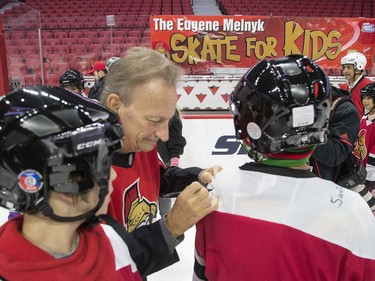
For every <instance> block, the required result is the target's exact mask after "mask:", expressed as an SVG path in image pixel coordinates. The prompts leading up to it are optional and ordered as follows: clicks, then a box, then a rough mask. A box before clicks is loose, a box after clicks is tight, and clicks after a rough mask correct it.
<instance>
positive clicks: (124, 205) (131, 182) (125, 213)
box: [108, 147, 163, 232]
mask: <svg viewBox="0 0 375 281" xmlns="http://www.w3.org/2000/svg"><path fill="white" fill-rule="evenodd" d="M162 166H163V163H162V162H161V161H160V160H159V158H158V153H157V150H156V147H155V148H154V149H153V150H151V151H149V152H136V153H130V154H125V153H115V154H114V155H113V158H112V168H113V169H114V170H115V171H116V173H117V178H116V179H115V180H114V181H113V183H112V184H113V192H112V195H111V202H110V204H109V207H108V213H109V215H111V216H112V217H113V218H115V219H116V220H117V221H119V222H120V223H121V224H123V225H124V226H125V227H127V230H128V231H129V232H132V231H133V230H134V229H136V228H138V227H139V226H141V225H145V224H150V223H152V221H153V220H154V219H155V218H156V217H157V213H158V212H157V210H158V205H157V202H158V198H159V189H160V169H161V168H162Z"/></svg>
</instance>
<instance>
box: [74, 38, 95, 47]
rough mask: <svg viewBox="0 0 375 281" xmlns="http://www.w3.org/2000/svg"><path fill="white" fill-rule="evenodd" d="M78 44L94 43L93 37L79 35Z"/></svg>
mask: <svg viewBox="0 0 375 281" xmlns="http://www.w3.org/2000/svg"><path fill="white" fill-rule="evenodd" d="M77 42H78V44H84V45H90V44H93V43H94V39H93V38H90V37H81V38H78V39H77Z"/></svg>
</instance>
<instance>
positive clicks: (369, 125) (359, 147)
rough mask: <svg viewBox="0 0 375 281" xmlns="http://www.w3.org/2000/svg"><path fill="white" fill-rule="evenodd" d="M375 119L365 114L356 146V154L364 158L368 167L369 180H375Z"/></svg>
mask: <svg viewBox="0 0 375 281" xmlns="http://www.w3.org/2000/svg"><path fill="white" fill-rule="evenodd" d="M374 121H375V120H367V116H363V117H362V119H361V123H360V131H359V133H358V138H357V141H356V146H355V148H354V154H355V155H356V156H357V157H358V158H359V159H362V163H363V166H364V167H366V171H367V176H366V179H367V180H369V181H375V122H374Z"/></svg>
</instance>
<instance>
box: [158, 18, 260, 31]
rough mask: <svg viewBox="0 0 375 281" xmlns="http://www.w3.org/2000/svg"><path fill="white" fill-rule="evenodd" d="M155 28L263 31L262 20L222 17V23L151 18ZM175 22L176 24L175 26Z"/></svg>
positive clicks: (160, 29)
mask: <svg viewBox="0 0 375 281" xmlns="http://www.w3.org/2000/svg"><path fill="white" fill-rule="evenodd" d="M153 21H154V25H155V30H156V31H163V30H178V31H193V32H199V31H206V32H209V31H235V32H262V31H264V21H262V20H260V19H258V20H245V19H240V20H235V19H223V24H222V26H220V22H219V21H217V20H214V21H211V20H210V21H204V20H197V21H195V20H187V19H185V18H177V19H176V21H174V20H164V19H161V18H153ZM175 24H176V26H175Z"/></svg>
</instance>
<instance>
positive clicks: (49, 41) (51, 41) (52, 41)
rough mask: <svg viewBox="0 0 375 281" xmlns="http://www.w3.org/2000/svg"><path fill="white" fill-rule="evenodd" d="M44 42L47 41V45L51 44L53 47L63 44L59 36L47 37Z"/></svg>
mask: <svg viewBox="0 0 375 281" xmlns="http://www.w3.org/2000/svg"><path fill="white" fill-rule="evenodd" d="M44 42H45V45H50V46H51V47H52V48H53V47H54V46H55V45H60V44H61V40H60V39H59V38H47V39H46V40H45V41H44Z"/></svg>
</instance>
